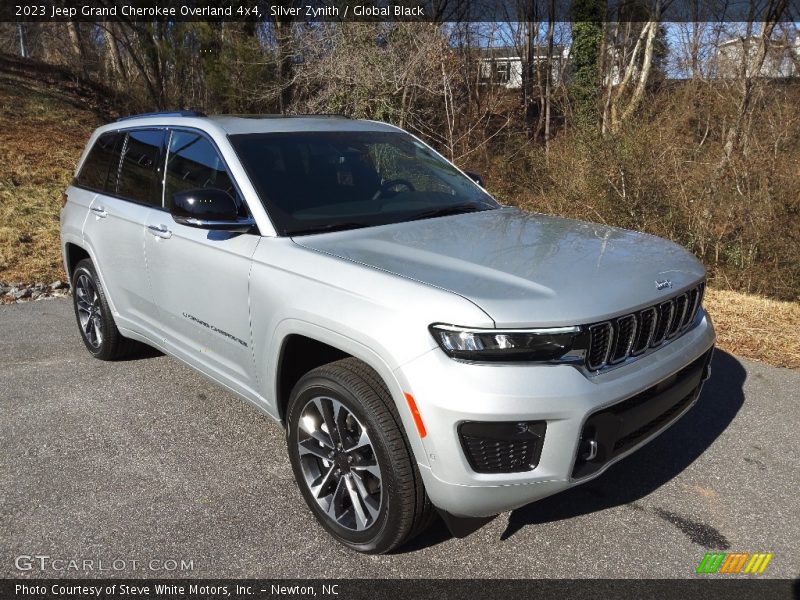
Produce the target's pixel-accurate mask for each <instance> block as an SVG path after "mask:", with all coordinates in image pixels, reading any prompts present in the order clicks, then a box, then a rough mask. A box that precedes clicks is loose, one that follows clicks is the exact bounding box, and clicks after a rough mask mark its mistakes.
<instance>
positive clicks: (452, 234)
mask: <svg viewBox="0 0 800 600" xmlns="http://www.w3.org/2000/svg"><path fill="white" fill-rule="evenodd" d="M294 241H295V242H296V243H297V244H300V245H301V246H304V247H306V248H310V249H313V250H317V251H319V252H325V253H327V254H330V255H333V256H337V257H340V258H343V259H347V260H351V261H356V262H358V263H362V264H364V265H369V266H371V267H374V268H377V269H381V270H384V271H388V272H390V273H394V274H396V275H399V276H402V277H406V278H409V279H413V280H416V281H420V282H423V283H426V284H428V285H432V286H435V287H437V288H441V289H445V290H448V291H451V292H453V293H455V294H459V295H460V296H463V297H465V298H467V299H468V300H470V301H472V302H473V303H475V304H476V305H478V306H479V307H480V308H481V309H483V310H484V311H485V312H486V313H487V314H488V315H489V316H490V317H491V318H492V319H493V320H494V321H495V323H496V325H497V326H498V327H525V326H551V325H552V326H558V325H579V324H585V323H592V322H595V321H601V320H603V319H605V318H607V317H610V316H613V315H617V314H620V313H623V312H626V311H628V310H631V311H632V310H634V309H637V308H643V307H645V306H648V305H650V304H655V303H657V302H660V301H662V300H664V299H666V298H668V297H670V296H672V295H675V294H677V293H678V292H679V291H681V290H682V289H684V288H687V287H689V286H692V285H694V284H696V283H697V282H698V281H699V280H701V279H702V278H703V277H704V275H705V269H704V268H703V266H702V265H701V264H700V262H699V261H698V260H697V259H696V258H694V256H692V255H691V254H690V253H688V252H687V251H686V250H684V249H683V248H682V247H680V246H678V245H677V244H674V243H672V242H669V241H667V240H663V239H661V238H657V237H654V236H651V235H647V234H643V233H636V232H633V231H628V230H625V229H618V228H616V227H608V226H605V225H597V224H594V223H585V222H582V221H574V220H571V219H563V218H558V217H550V216H546V215H540V214H529V213H525V212H522V211H520V210H517V209H514V208H502V209H498V210H489V211H484V212H477V213H468V214H462V215H454V216H449V217H439V218H434V219H426V220H420V221H411V222H406V223H396V224H391V225H382V226H379V227H369V228H364V229H356V230H350V231H342V232H336V233H328V234H321V235H309V236H302V237H296V238H294ZM656 280H669V281H671V283H672V286H671V287H667V288H665V289H662V290H658V289H656V283H655V282H656ZM441 320H442V321H447V315H442V316H441ZM456 325H466V326H469V325H470V324H469V323H456Z"/></svg>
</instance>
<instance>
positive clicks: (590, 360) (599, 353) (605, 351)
mask: <svg viewBox="0 0 800 600" xmlns="http://www.w3.org/2000/svg"><path fill="white" fill-rule="evenodd" d="M613 333H614V332H613V330H612V327H611V323H609V322H607V321H606V322H605V323H597V324H596V325H592V326H591V327H589V352H588V353H587V355H586V365H587V366H588V367H589V368H590V369H591V370H592V371H597V370H600V369H602V368H603V367H604V366H605V365H606V363H608V355H609V354H610V352H611V338H612V337H613Z"/></svg>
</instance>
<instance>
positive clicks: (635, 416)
mask: <svg viewBox="0 0 800 600" xmlns="http://www.w3.org/2000/svg"><path fill="white" fill-rule="evenodd" d="M711 355H712V350H709V351H708V352H706V353H705V354H703V355H702V356H700V357H699V358H697V359H696V360H694V361H692V362H691V363H690V364H688V365H687V366H685V367H684V368H683V369H681V370H680V371H678V372H677V373H675V374H674V375H672V376H671V377H668V378H667V379H665V380H664V381H661V382H660V383H658V384H656V385H654V386H652V387H650V388H648V389H646V390H645V391H643V392H640V393H639V394H636V395H635V396H632V397H630V398H628V399H627V400H623V401H622V402H618V403H617V404H614V405H612V406H609V407H607V408H604V409H602V410H600V411H598V412H596V413H594V414H592V415H591V416H589V418H588V419H586V422H585V424H584V426H583V429H582V431H581V442H580V446H579V447H580V449H579V454H578V457H577V459H576V461H575V466H574V468H573V470H572V476H573V477H575V478H580V477H586V476H588V475H591V474H592V473H596V472H597V471H599V470H600V469H601V468H602V467H603V466H604V465H605V464H606V463H608V462H609V461H611V460H613V459H614V458H615V457H617V456H619V455H620V454H623V453H624V452H626V451H628V450H630V449H631V448H633V447H635V446H636V445H638V444H639V443H641V442H642V441H644V440H646V439H647V438H649V437H650V436H652V435H653V434H655V433H657V432H658V431H660V430H662V429H664V427H666V426H667V425H669V424H670V423H671V422H672V421H674V420H675V419H676V418H677V417H678V416H679V415H680V414H681V413H682V412H683V411H684V410H685V409H686V408H687V407H688V406H689V405H690V404H691V403H692V402H693V401H694V399H695V398H696V397H697V395H698V393H699V391H700V384H701V383H702V381H703V379H704V378H705V377H706V374H707V373H708V365H709V362H710V361H711ZM590 441H591V442H593V452H592V454H591V455H589V454H587V453H586V451H585V450H586V448H588V447H589V446H588V444H589V442H590Z"/></svg>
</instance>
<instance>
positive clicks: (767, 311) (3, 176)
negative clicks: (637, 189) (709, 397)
mask: <svg viewBox="0 0 800 600" xmlns="http://www.w3.org/2000/svg"><path fill="white" fill-rule="evenodd" d="M51 94H52V91H51V90H47V89H45V88H42V87H38V86H37V84H35V83H32V82H31V80H29V79H26V80H21V79H20V80H14V79H11V78H9V77H7V76H6V77H4V78H0V165H3V167H2V169H0V281H10V282H26V283H33V282H35V281H43V282H45V283H50V282H51V281H53V280H56V279H63V278H64V273H63V269H62V266H61V252H60V248H59V241H58V222H59V207H60V197H61V192H62V191H63V190H64V189H65V188H66V186H67V185H68V183H69V181H70V178H71V177H72V170H73V169H74V166H75V163H76V161H77V159H78V156H79V155H80V153H81V150H82V148H83V144H84V143H85V142H86V139H88V137H89V134H90V133H91V131H92V130H93V129H94V128H95V127H97V126H98V125H100V124H101V121H100V119H99V118H98V117H97V116H95V115H94V114H93V113H91V112H89V111H87V110H82V109H80V108H77V107H75V106H73V105H71V104H69V103H67V102H65V101H63V100H61V99H59V98H54V97H53V96H52V95H51ZM706 307H707V309H708V311H709V312H710V313H711V315H712V318H713V319H714V324H715V325H716V328H717V334H718V337H719V347H720V348H722V349H723V350H726V351H728V352H731V353H733V354H736V355H738V356H743V357H746V358H752V359H755V360H761V361H765V362H768V363H771V364H774V365H778V366H783V367H791V368H794V369H800V338H797V337H795V336H792V335H791V334H790V333H789V332H792V331H797V330H798V329H800V302H778V301H775V300H769V299H766V298H762V297H759V296H754V295H748V294H742V293H737V292H730V291H724V290H718V289H710V290H709V291H708V293H707V295H706Z"/></svg>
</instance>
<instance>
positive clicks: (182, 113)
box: [117, 110, 205, 122]
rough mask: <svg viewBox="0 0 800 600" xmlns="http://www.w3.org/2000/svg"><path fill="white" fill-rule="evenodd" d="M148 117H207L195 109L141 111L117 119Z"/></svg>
mask: <svg viewBox="0 0 800 600" xmlns="http://www.w3.org/2000/svg"><path fill="white" fill-rule="evenodd" d="M147 117H205V115H204V114H203V113H201V112H197V111H195V110H165V111H160V112H149V113H140V114H138V115H130V116H127V117H120V118H119V119H117V121H118V122H119V121H129V120H131V119H146V118H147Z"/></svg>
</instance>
